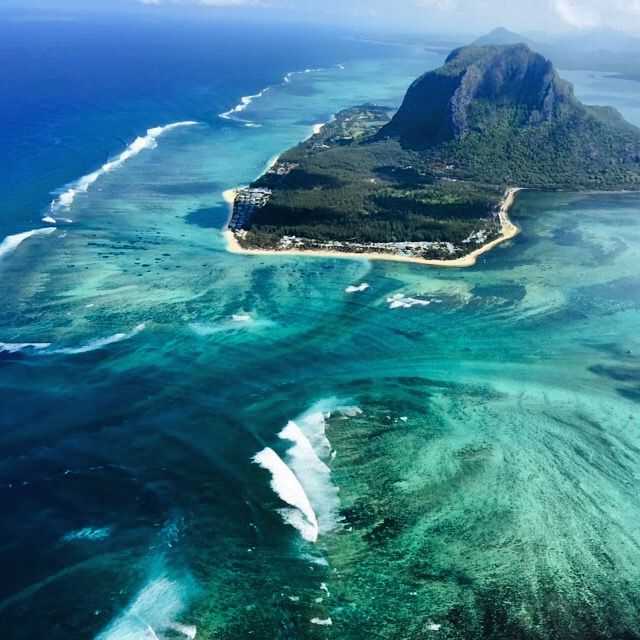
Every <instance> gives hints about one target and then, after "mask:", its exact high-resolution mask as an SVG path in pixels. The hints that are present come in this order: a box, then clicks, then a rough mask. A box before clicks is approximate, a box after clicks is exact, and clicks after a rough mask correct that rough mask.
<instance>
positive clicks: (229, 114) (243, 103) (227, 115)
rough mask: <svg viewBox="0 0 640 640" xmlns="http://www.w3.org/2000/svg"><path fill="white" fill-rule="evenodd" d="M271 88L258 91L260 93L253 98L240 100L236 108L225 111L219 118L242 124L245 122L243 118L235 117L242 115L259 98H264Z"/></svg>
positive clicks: (247, 97)
mask: <svg viewBox="0 0 640 640" xmlns="http://www.w3.org/2000/svg"><path fill="white" fill-rule="evenodd" d="M270 88H271V87H265V88H264V89H262V91H258V93H255V94H253V95H252V96H242V98H240V102H239V103H238V104H237V105H236V106H235V107H233V108H232V109H229V111H225V112H224V113H221V114H220V116H219V117H220V118H222V119H223V120H237V121H240V122H245V121H244V120H242V119H241V118H234V116H237V115H238V114H239V113H242V112H243V111H244V110H245V109H246V108H247V107H248V106H249V105H250V104H251V103H252V102H253V101H254V100H257V99H258V98H262V96H263V95H264V94H265V93H266V92H267V91H269V89H270ZM247 124H251V125H253V123H247Z"/></svg>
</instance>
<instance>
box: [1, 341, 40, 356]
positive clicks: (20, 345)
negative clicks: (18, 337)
mask: <svg viewBox="0 0 640 640" xmlns="http://www.w3.org/2000/svg"><path fill="white" fill-rule="evenodd" d="M50 346H51V343H50V342H0V353H20V352H21V351H31V350H34V351H40V350H42V349H46V348H47V347H50Z"/></svg>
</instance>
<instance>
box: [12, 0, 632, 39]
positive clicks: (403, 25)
mask: <svg viewBox="0 0 640 640" xmlns="http://www.w3.org/2000/svg"><path fill="white" fill-rule="evenodd" d="M4 1H5V2H9V3H11V2H13V4H14V5H15V6H19V7H21V8H25V7H27V6H31V7H36V6H37V7H40V8H43V9H50V10H54V9H56V8H62V7H66V8H70V7H75V8H84V9H86V8H87V7H91V8H93V9H96V10H114V9H115V8H120V9H123V8H124V9H134V8H138V9H139V10H146V11H149V12H151V11H155V12H162V11H168V10H171V9H173V10H175V9H176V8H178V9H182V10H183V9H184V8H185V6H190V7H191V8H193V9H194V10H195V9H196V8H198V9H199V10H200V11H202V12H207V11H208V12H209V13H214V12H215V13H226V14H229V15H232V14H236V15H243V14H246V13H247V12H248V11H251V12H252V13H253V15H254V16H260V19H265V20H274V21H282V20H287V21H291V20H304V21H313V22H317V23H322V24H325V23H330V24H343V25H345V26H349V27H352V26H353V25H354V24H355V25H360V26H362V27H363V28H378V29H379V28H389V29H394V30H407V31H412V32H420V31H423V32H431V33H433V32H434V31H450V32H456V33H467V32H468V33H481V32H483V31H487V30H490V29H492V28H494V27H496V26H505V27H508V28H510V29H513V30H517V31H521V32H524V33H531V32H536V31H545V32H558V31H565V30H589V29H597V28H607V29H615V30H621V31H625V32H627V33H630V34H633V35H638V36H640V0H4Z"/></svg>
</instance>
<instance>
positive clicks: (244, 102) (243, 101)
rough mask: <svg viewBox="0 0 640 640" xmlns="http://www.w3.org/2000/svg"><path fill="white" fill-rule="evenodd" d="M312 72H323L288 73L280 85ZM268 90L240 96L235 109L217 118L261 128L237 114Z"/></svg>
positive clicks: (266, 88)
mask: <svg viewBox="0 0 640 640" xmlns="http://www.w3.org/2000/svg"><path fill="white" fill-rule="evenodd" d="M336 68H338V69H344V66H343V65H340V64H339V65H336ZM313 71H323V69H322V68H318V69H310V68H309V69H303V70H302V71H289V72H288V73H285V74H284V77H283V78H282V82H281V83H280V84H281V85H283V84H289V83H290V82H291V80H292V79H293V77H294V76H296V75H299V74H305V73H312V72H313ZM270 89H272V87H271V86H269V87H265V88H264V89H262V90H261V91H258V93H254V94H253V95H250V96H242V98H240V102H239V103H238V104H237V105H236V106H235V107H232V108H231V109H229V110H228V111H225V112H224V113H220V114H219V115H218V117H219V118H222V119H223V120H235V121H236V122H242V123H243V124H244V126H245V127H261V126H262V125H261V124H257V123H255V122H251V121H250V120H243V119H242V118H239V117H238V114H239V113H242V112H243V111H246V109H247V108H248V107H249V106H250V105H251V103H252V102H253V101H254V100H258V99H259V98H262V96H264V94H265V93H267V91H269V90H270Z"/></svg>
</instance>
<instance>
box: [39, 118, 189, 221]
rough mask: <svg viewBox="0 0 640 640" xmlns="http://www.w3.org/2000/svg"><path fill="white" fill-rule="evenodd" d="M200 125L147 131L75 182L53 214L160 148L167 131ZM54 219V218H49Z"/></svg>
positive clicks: (56, 201) (181, 124)
mask: <svg viewBox="0 0 640 640" xmlns="http://www.w3.org/2000/svg"><path fill="white" fill-rule="evenodd" d="M196 124H198V123H197V122H194V121H193V120H185V121H184V122H174V123H172V124H168V125H165V126H163V127H153V128H151V129H148V130H147V133H146V135H144V136H138V137H137V138H136V139H135V140H134V141H133V142H132V143H131V144H130V145H129V146H128V147H127V148H126V149H125V150H124V151H123V152H122V153H121V154H120V155H119V156H116V157H115V158H114V159H113V160H109V162H106V163H105V164H103V165H102V166H101V167H100V168H99V169H98V170H97V171H93V172H92V173H89V174H87V175H86V176H82V178H80V179H79V180H76V181H75V182H73V183H72V184H71V185H70V186H69V187H68V188H67V189H66V190H65V191H63V192H62V193H61V194H60V195H59V196H58V197H57V198H55V199H54V200H53V202H52V203H51V204H50V206H49V210H50V212H51V213H52V214H54V213H57V212H58V211H60V210H61V209H69V207H71V205H72V204H73V201H74V200H75V199H76V196H77V195H78V194H79V193H87V191H89V188H90V187H91V185H92V184H94V183H95V182H96V181H97V180H98V179H99V178H100V177H101V176H103V175H105V174H107V173H110V172H111V171H113V170H114V169H117V168H118V167H121V166H122V165H123V164H124V163H125V162H127V160H130V159H131V158H133V157H134V156H137V155H138V154H139V153H140V152H141V151H144V150H145V149H155V147H157V146H158V142H157V140H158V138H159V137H160V136H162V135H163V134H165V133H167V131H171V130H172V129H177V128H178V127H189V126H193V125H196ZM49 217H51V218H53V216H49Z"/></svg>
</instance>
